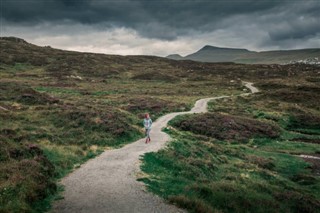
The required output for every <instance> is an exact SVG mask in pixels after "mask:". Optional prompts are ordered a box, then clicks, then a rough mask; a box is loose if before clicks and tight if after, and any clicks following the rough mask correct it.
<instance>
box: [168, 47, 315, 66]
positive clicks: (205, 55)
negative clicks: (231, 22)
mask: <svg viewBox="0 0 320 213" xmlns="http://www.w3.org/2000/svg"><path fill="white" fill-rule="evenodd" d="M167 58H170V59H174V60H193V61H201V62H236V63H245V64H285V63H290V62H291V61H299V60H306V59H314V58H320V48H317V49H299V50H278V51H263V52H255V51H250V50H247V49H237V48H222V47H215V46H209V45H206V46H204V47H203V48H201V49H200V50H199V51H197V52H195V53H192V54H190V55H187V56H185V57H182V56H180V55H178V54H174V55H169V56H167Z"/></svg>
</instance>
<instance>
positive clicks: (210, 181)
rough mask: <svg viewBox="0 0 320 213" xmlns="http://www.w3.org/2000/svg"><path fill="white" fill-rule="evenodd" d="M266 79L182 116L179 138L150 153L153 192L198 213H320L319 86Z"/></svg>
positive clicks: (176, 127)
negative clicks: (252, 90) (253, 90)
mask: <svg viewBox="0 0 320 213" xmlns="http://www.w3.org/2000/svg"><path fill="white" fill-rule="evenodd" d="M310 79H311V78H307V79H306V80H305V79H301V78H291V79H290V81H288V79H273V80H270V79H268V80H263V81H260V82H259V83H258V84H257V85H258V87H259V88H260V89H261V92H260V93H258V94H254V95H251V96H243V97H242V96H237V97H232V98H226V99H223V100H215V101H212V102H210V104H209V113H204V114H195V115H185V116H179V117H177V118H176V119H174V120H173V121H171V122H170V127H169V128H167V129H166V131H167V132H168V133H169V134H170V135H171V137H172V138H173V139H174V140H173V142H171V143H170V144H169V145H168V147H167V148H166V149H164V150H161V151H160V152H158V153H148V154H146V155H145V156H144V161H143V162H144V164H143V165H142V170H143V172H145V173H146V175H145V176H146V178H142V179H141V180H142V181H144V182H145V183H146V184H147V186H148V188H149V190H151V191H153V192H154V193H156V194H158V195H160V196H162V197H164V198H165V199H167V200H168V201H170V202H172V203H174V204H176V205H178V206H180V207H182V208H186V209H188V210H189V211H190V212H319V209H320V193H319V192H320V177H319V175H320V161H319V160H313V159H303V158H301V157H299V156H298V155H300V154H304V155H310V156H315V157H319V156H320V131H319V130H320V112H319V100H320V98H319V88H320V87H319V84H317V83H314V82H317V81H316V80H315V79H318V77H317V76H314V77H312V80H311V81H310Z"/></svg>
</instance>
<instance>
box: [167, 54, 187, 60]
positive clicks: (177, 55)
mask: <svg viewBox="0 0 320 213" xmlns="http://www.w3.org/2000/svg"><path fill="white" fill-rule="evenodd" d="M167 58H170V59H174V60H183V59H184V58H183V57H182V56H181V55H179V54H171V55H168V56H167Z"/></svg>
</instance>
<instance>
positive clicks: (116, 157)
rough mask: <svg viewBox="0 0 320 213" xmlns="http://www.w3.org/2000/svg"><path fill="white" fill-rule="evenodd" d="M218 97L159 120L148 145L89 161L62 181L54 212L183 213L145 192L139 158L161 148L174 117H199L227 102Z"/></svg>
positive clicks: (133, 145)
mask: <svg viewBox="0 0 320 213" xmlns="http://www.w3.org/2000/svg"><path fill="white" fill-rule="evenodd" d="M244 84H245V86H246V87H247V88H248V89H249V90H250V91H251V93H255V92H258V89H257V88H255V87H254V86H252V83H249V82H244ZM227 97H229V96H219V97H214V98H205V99H200V100H198V101H197V102H196V103H195V106H194V107H193V108H192V109H191V111H188V112H175V113H170V114H167V115H164V116H162V117H160V118H159V119H158V120H157V121H156V122H154V123H153V125H152V131H151V138H152V141H151V143H149V144H145V143H144V141H145V139H140V140H138V141H136V142H134V143H131V144H128V145H126V146H124V147H122V148H121V149H114V150H108V151H105V152H103V153H102V154H101V155H100V156H98V157H96V158H94V159H92V160H89V161H88V162H86V163H85V164H83V165H82V166H81V167H80V168H79V169H77V170H75V171H74V172H72V173H71V174H70V175H68V176H67V177H65V178H63V179H62V181H61V183H62V184H63V185H64V186H65V191H64V193H63V196H64V199H62V200H59V201H56V202H55V203H54V206H53V210H52V211H53V212H66V213H73V212H75V213H91V212H92V213H93V212H94V213H100V212H101V213H110V212H117V213H118V212H120V213H126V212H128V213H129V212H130V213H132V212H137V213H144V212H145V213H151V212H165V213H170V212H172V213H173V212H174V213H176V212H184V210H181V209H178V208H177V207H175V206H173V205H169V204H167V203H165V202H164V200H163V199H162V198H160V197H158V196H156V195H154V194H152V193H150V192H148V191H147V190H146V188H145V186H144V184H143V183H142V182H138V181H137V180H136V179H137V174H138V173H139V171H140V162H139V159H140V156H141V155H143V154H145V153H147V152H156V151H158V150H159V149H161V148H163V147H164V146H165V144H166V142H167V141H169V140H170V137H169V135H167V134H166V133H164V132H162V131H161V130H162V128H164V127H165V126H167V123H168V121H170V120H171V119H173V118H174V117H175V116H177V115H181V114H190V113H201V112H206V111H207V103H208V101H210V100H216V99H222V98H227Z"/></svg>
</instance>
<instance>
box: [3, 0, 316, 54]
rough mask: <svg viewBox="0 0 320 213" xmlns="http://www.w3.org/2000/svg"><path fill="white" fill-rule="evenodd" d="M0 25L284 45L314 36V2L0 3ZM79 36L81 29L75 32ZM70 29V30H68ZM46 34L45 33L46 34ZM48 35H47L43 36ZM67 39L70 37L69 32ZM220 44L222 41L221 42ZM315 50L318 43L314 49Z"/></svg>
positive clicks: (78, 0) (12, 0)
mask: <svg viewBox="0 0 320 213" xmlns="http://www.w3.org/2000/svg"><path fill="white" fill-rule="evenodd" d="M1 1H2V4H1V5H2V8H1V18H2V19H3V20H4V21H3V23H4V26H5V27H7V28H10V26H13V27H14V26H15V27H17V26H18V27H19V26H31V27H32V26H37V25H41V24H49V25H52V26H59V25H63V26H66V27H65V31H66V32H65V31H64V32H51V33H55V34H59V33H60V34H68V33H67V32H69V31H68V26H72V25H76V26H78V25H86V26H91V27H92V28H94V29H95V30H96V31H100V32H102V31H106V30H107V31H108V30H110V29H115V28H121V27H123V28H126V29H133V30H135V31H136V32H137V33H138V34H139V36H141V37H143V38H150V39H158V40H159V39H160V40H164V41H166V40H167V41H174V40H176V39H179V38H181V37H186V36H187V37H189V38H192V37H199V35H200V37H201V35H207V37H206V36H204V37H205V38H206V39H208V41H209V37H210V36H212V37H215V36H216V37H217V38H219V41H221V42H222V44H223V38H224V36H222V33H224V34H225V35H228V36H229V38H231V37H232V38H234V40H235V39H237V38H238V42H239V44H241V45H244V47H245V45H251V44H252V43H253V42H249V43H248V41H250V40H253V39H254V40H255V42H254V43H255V44H254V45H255V47H256V48H258V49H259V48H260V49H263V48H265V47H269V46H274V47H280V48H281V44H282V43H283V44H285V47H290V45H291V44H294V42H297V41H299V42H303V41H305V40H308V39H309V40H310V39H311V40H312V39H313V42H316V41H318V40H319V37H320V24H319V23H320V0H163V1H160V0H1ZM77 29H78V30H79V32H75V33H79V34H83V33H84V32H82V31H81V28H77ZM70 30H71V28H70ZM49 31H50V30H49ZM49 31H48V34H49ZM69 35H70V34H69ZM225 41H226V42H228V41H227V39H226V40H225ZM318 46H320V45H318Z"/></svg>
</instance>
